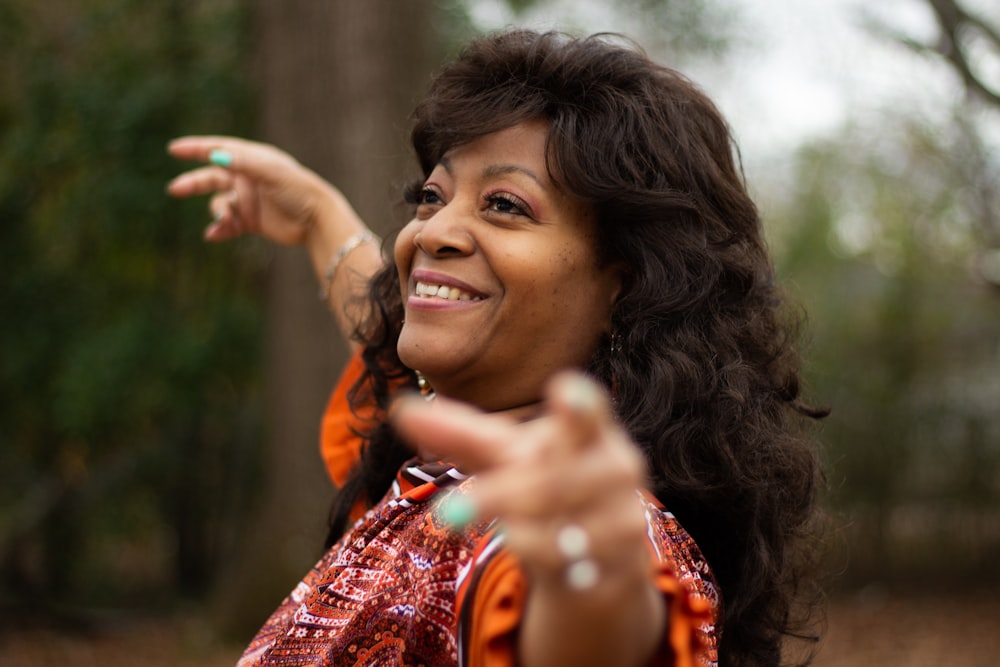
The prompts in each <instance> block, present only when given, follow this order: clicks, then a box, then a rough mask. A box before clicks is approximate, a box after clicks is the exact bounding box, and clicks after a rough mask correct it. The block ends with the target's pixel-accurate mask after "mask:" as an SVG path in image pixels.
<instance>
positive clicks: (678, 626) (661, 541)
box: [320, 354, 720, 667]
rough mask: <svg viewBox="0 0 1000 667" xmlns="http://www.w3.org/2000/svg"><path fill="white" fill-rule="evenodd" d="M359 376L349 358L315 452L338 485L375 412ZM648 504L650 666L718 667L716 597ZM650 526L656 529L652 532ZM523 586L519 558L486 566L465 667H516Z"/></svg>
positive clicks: (671, 524)
mask: <svg viewBox="0 0 1000 667" xmlns="http://www.w3.org/2000/svg"><path fill="white" fill-rule="evenodd" d="M363 371H364V364H363V363H362V361H361V357H360V355H359V354H355V355H353V356H352V357H351V359H350V361H349V362H348V364H347V366H346V368H345V369H344V371H343V373H342V375H341V378H340V381H339V382H338V384H337V387H336V388H335V389H334V391H333V394H332V395H331V397H330V401H329V403H328V404H327V409H326V412H325V414H324V415H323V422H322V429H321V439H320V440H321V441H320V452H321V455H322V457H323V461H324V462H325V463H326V467H327V472H328V473H329V475H330V478H331V479H332V480H333V482H334V483H335V484H337V485H338V486H340V485H342V484H343V483H344V481H345V480H346V479H347V476H348V474H349V473H350V470H351V467H352V466H353V465H354V464H355V463H356V462H357V461H358V460H359V458H360V451H361V443H362V439H361V437H360V436H359V432H363V431H364V430H365V429H366V426H367V424H366V422H367V423H370V420H372V419H375V418H376V417H377V413H376V408H375V407H374V406H371V407H370V408H365V407H362V408H361V409H359V410H356V411H354V412H352V410H351V409H350V407H349V405H348V401H347V392H348V391H349V389H350V388H351V387H352V386H353V385H354V384H355V383H356V382H357V380H358V378H360V377H361V374H362V373H363ZM644 497H645V499H646V501H647V505H648V507H649V508H653V509H652V510H651V511H652V514H651V511H650V510H647V516H655V518H652V519H651V530H650V535H651V539H652V540H653V542H652V543H651V549H652V552H653V553H654V563H656V572H655V583H656V585H657V587H658V588H659V589H660V591H661V592H662V593H663V596H664V601H665V604H666V608H667V621H668V625H667V627H666V628H665V630H664V636H663V640H662V642H661V646H660V649H659V650H658V652H657V655H656V656H655V659H654V660H653V661H652V662H651V663H650V664H651V665H663V666H672V667H702V666H706V665H715V664H716V661H717V656H716V650H717V646H718V636H717V629H718V626H717V619H718V615H719V605H720V602H719V597H718V594H717V589H716V586H715V584H714V581H713V579H712V576H711V574H710V572H709V570H708V564H707V563H706V562H705V561H704V558H703V557H702V555H701V553H700V551H699V550H698V548H697V545H695V544H694V541H693V540H692V539H691V537H690V536H689V535H688V534H687V533H686V532H685V531H684V530H683V528H681V527H680V525H679V524H677V522H676V519H674V517H673V516H672V515H671V514H669V512H665V511H663V509H662V508H660V507H659V506H658V505H657V504H656V503H655V499H653V498H652V497H651V496H649V495H648V494H645V496H644ZM365 510H366V508H365V507H364V506H363V505H356V506H355V508H354V510H353V511H352V518H358V517H360V516H361V515H363V514H364V512H365ZM654 524H655V525H654ZM527 591H528V585H527V581H526V580H525V577H524V574H523V573H522V571H521V568H520V566H519V564H518V562H517V559H516V557H515V556H514V555H513V554H511V553H510V552H509V551H507V550H505V549H504V550H501V551H500V552H499V553H498V554H497V555H496V556H494V557H493V558H492V559H490V560H489V562H488V563H487V564H486V566H485V569H483V571H482V572H481V574H480V576H479V577H478V582H477V584H476V586H475V589H474V592H473V599H472V600H471V603H472V608H471V609H469V610H468V612H471V613H469V614H468V615H467V618H468V627H466V628H465V629H464V634H466V635H467V636H468V642H463V643H464V648H465V650H466V652H465V655H464V656H463V658H464V659H463V664H464V665H470V666H472V665H475V666H479V665H490V666H503V665H515V664H516V662H517V661H516V653H517V646H516V641H517V627H518V625H519V624H520V621H521V616H522V613H523V609H524V604H525V601H526V598H527ZM464 593H465V587H464V586H463V587H462V590H460V591H458V598H459V599H458V600H457V602H456V604H457V606H458V613H457V614H456V617H461V614H462V612H461V608H462V607H463V606H467V605H468V602H469V601H467V600H466V601H464V602H465V605H463V599H462V598H463V597H464Z"/></svg>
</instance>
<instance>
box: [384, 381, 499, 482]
mask: <svg viewBox="0 0 1000 667" xmlns="http://www.w3.org/2000/svg"><path fill="white" fill-rule="evenodd" d="M390 418H391V419H392V423H393V425H394V426H395V428H396V430H397V431H398V433H399V434H400V435H401V436H402V437H403V439H404V440H405V441H406V442H407V443H408V444H410V445H411V446H413V447H415V448H416V449H417V450H418V451H420V452H422V453H423V452H432V453H433V456H434V457H436V458H440V459H442V460H447V461H450V462H451V463H454V464H455V465H456V466H458V468H459V469H460V470H461V471H462V472H464V473H466V474H474V473H476V472H480V471H483V470H486V469H489V468H492V467H495V466H498V465H500V464H501V463H502V462H503V461H504V459H505V450H506V449H507V447H509V446H512V442H513V441H514V439H515V434H514V429H515V425H514V424H513V423H512V422H510V421H508V420H505V419H503V418H501V417H498V416H495V415H489V414H487V413H484V412H480V411H479V410H476V409H475V408H473V407H471V406H468V405H465V404H463V403H459V402H457V401H452V400H448V399H447V398H444V397H442V396H437V397H436V398H434V400H433V401H427V400H426V399H424V398H422V397H419V396H406V397H403V398H400V399H397V401H396V402H395V403H394V404H393V407H392V409H391V410H390Z"/></svg>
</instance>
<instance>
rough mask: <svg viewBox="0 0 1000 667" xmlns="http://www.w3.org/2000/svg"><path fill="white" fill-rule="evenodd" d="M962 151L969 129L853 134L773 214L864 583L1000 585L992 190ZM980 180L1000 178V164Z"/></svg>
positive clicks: (814, 159) (875, 129)
mask: <svg viewBox="0 0 1000 667" xmlns="http://www.w3.org/2000/svg"><path fill="white" fill-rule="evenodd" d="M967 139H968V133H967V126H966V124H965V122H964V119H963V118H961V117H959V118H957V119H956V122H955V123H954V124H952V125H951V126H949V127H944V128H938V129H931V128H930V127H929V126H928V125H926V124H925V123H923V122H916V121H911V120H908V119H907V118H905V117H904V116H902V115H901V114H895V115H893V116H892V117H889V118H882V119H880V122H879V123H877V124H876V125H873V126H857V127H851V128H847V129H846V130H845V131H844V132H843V134H842V135H840V136H837V137H836V138H835V139H832V140H829V141H826V142H822V143H817V144H814V145H812V146H809V147H806V148H804V149H803V150H802V151H801V152H800V154H799V156H798V163H797V168H796V173H795V176H794V181H795V183H796V185H795V186H794V188H792V189H791V191H792V192H793V193H794V194H793V195H792V196H790V197H789V198H788V200H787V201H786V206H785V208H783V209H781V213H780V214H779V215H777V216H776V217H777V218H778V219H779V220H778V223H779V226H780V228H781V229H782V230H783V232H784V233H783V234H782V235H781V241H780V244H779V247H780V248H781V252H780V256H781V259H782V261H781V264H780V271H781V273H782V274H783V275H784V276H785V279H786V280H787V281H789V282H791V283H792V284H794V285H795V291H796V292H798V294H799V295H800V298H802V299H803V300H805V301H806V302H807V303H808V310H809V313H810V327H809V331H810V333H811V341H810V345H809V350H808V353H807V358H808V359H809V360H810V362H811V368H810V374H811V377H812V393H813V394H814V395H815V396H817V397H818V399H819V400H820V401H822V402H824V403H829V404H830V405H831V407H832V409H833V413H832V415H831V417H830V418H829V420H828V423H827V424H826V426H825V427H824V429H823V431H822V440H823V442H824V444H825V446H826V447H827V451H828V456H829V474H830V483H831V492H832V497H831V501H832V503H833V507H834V508H835V510H836V511H837V512H840V513H842V515H843V516H844V517H845V518H846V519H847V521H846V524H847V525H845V527H844V530H845V531H846V534H847V536H848V537H849V539H850V541H851V542H852V545H851V555H850V569H849V572H848V574H849V575H850V577H849V578H853V579H855V580H869V579H872V578H885V579H895V580H897V581H906V580H909V581H911V582H912V581H924V580H925V579H926V577H927V575H933V578H934V580H935V581H938V582H942V583H943V582H944V581H946V580H947V581H948V582H949V583H960V581H961V580H963V579H964V580H965V581H972V580H973V579H972V578H971V576H970V575H976V576H980V577H994V579H995V577H996V574H995V568H993V567H992V565H991V563H992V562H994V560H995V556H996V555H998V554H1000V523H998V517H997V515H996V510H995V508H996V507H998V506H1000V413H998V411H997V406H998V405H1000V385H998V384H997V382H996V380H995V378H996V377H998V372H1000V348H998V347H997V341H998V340H1000V308H998V301H997V298H998V296H1000V292H998V288H997V285H994V284H990V283H989V282H988V281H986V280H984V279H983V278H981V277H979V276H977V275H976V274H975V273H974V271H972V270H970V269H971V267H972V266H973V262H972V259H973V258H974V257H975V255H976V252H977V250H978V248H979V246H980V245H981V244H982V242H983V241H984V231H985V229H984V226H983V224H982V220H981V218H980V216H981V214H982V212H983V211H984V210H988V209H984V208H983V206H982V201H983V200H982V198H983V197H989V196H992V195H991V193H990V192H988V191H984V192H980V193H977V192H975V191H974V189H975V188H974V184H973V181H972V180H971V179H969V177H968V174H967V171H968V170H967V166H966V165H967V163H968V161H969V156H970V151H969V150H968V141H967ZM980 168H981V169H985V170H993V172H992V173H993V176H992V177H990V176H989V174H988V173H984V174H980V176H982V177H983V178H982V181H983V182H986V183H990V182H993V183H995V182H996V176H997V172H998V170H1000V164H997V163H996V162H995V161H994V162H992V163H989V162H987V163H984V164H982V165H980ZM942 571H946V572H948V573H949V574H950V575H951V576H950V577H942V576H941V573H942ZM979 581H980V582H981V581H982V580H981V579H980V580H979Z"/></svg>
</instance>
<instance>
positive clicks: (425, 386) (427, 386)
mask: <svg viewBox="0 0 1000 667" xmlns="http://www.w3.org/2000/svg"><path fill="white" fill-rule="evenodd" d="M413 372H414V373H416V374H417V387H419V388H420V395H421V396H423V397H424V398H426V399H427V400H428V401H429V400H431V399H432V398H434V387H432V386H431V383H430V382H429V381H428V380H427V378H425V377H424V374H423V373H421V372H420V371H417V370H415V371H413Z"/></svg>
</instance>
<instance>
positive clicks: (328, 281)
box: [167, 136, 383, 342]
mask: <svg viewBox="0 0 1000 667" xmlns="http://www.w3.org/2000/svg"><path fill="white" fill-rule="evenodd" d="M168 151H169V153H170V154H171V155H173V156H174V157H176V158H179V159H183V160H197V161H201V162H207V163H210V164H208V165H207V166H203V167H198V168H195V169H192V170H190V171H187V172H184V173H182V174H180V175H179V176H177V177H176V178H174V179H173V180H172V181H171V182H170V183H169V184H168V186H167V191H168V192H169V193H170V194H171V195H172V196H174V197H193V196H198V195H210V199H209V210H210V211H211V212H212V216H213V220H212V223H211V224H209V226H208V227H207V228H206V229H205V239H206V240H208V241H225V240H228V239H232V238H236V237H238V236H242V235H243V234H257V235H259V236H263V237H264V238H267V239H269V240H271V241H273V242H275V243H280V244H284V245H302V246H304V247H305V248H306V250H307V251H308V253H309V257H310V259H311V261H312V266H313V270H314V271H315V273H316V277H317V280H318V281H319V284H320V293H321V294H325V297H326V301H327V304H328V305H329V307H330V308H331V310H332V311H333V313H334V316H335V317H336V320H337V326H338V328H339V329H340V332H341V334H342V335H343V336H344V339H345V340H346V341H348V342H350V341H351V337H352V334H353V332H354V330H355V328H356V327H357V325H358V321H359V318H360V317H362V316H363V312H359V311H358V310H357V309H356V308H352V306H353V305H354V304H356V303H357V297H358V296H363V291H364V289H365V285H366V283H367V281H368V279H369V278H370V277H371V276H372V275H373V274H374V273H375V272H376V271H378V270H379V269H380V268H381V267H382V263H383V259H382V256H381V253H380V250H379V242H378V240H377V239H375V237H374V236H373V235H372V234H371V232H370V231H369V229H368V227H367V226H366V225H365V224H364V222H363V221H362V220H361V218H359V217H358V215H357V213H355V211H354V209H353V208H352V207H351V205H350V203H349V202H348V201H347V199H346V198H345V197H344V196H343V194H342V193H341V192H340V191H339V190H338V189H337V188H335V187H333V186H332V185H331V184H329V183H327V182H326V181H324V180H323V179H322V178H320V177H319V176H318V175H317V174H316V173H315V172H313V171H311V170H309V169H307V168H306V167H304V166H303V165H301V164H299V163H298V162H297V161H296V160H295V159H294V158H292V157H291V156H290V155H289V154H288V153H285V152H284V151H281V150H279V149H278V148H275V147H274V146H270V145H268V144H262V143H257V142H253V141H247V140H245V139H237V138H234V137H221V136H189V137H181V138H179V139H175V140H174V141H172V142H171V143H170V145H169V146H168ZM331 269H334V270H333V271H331Z"/></svg>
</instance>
